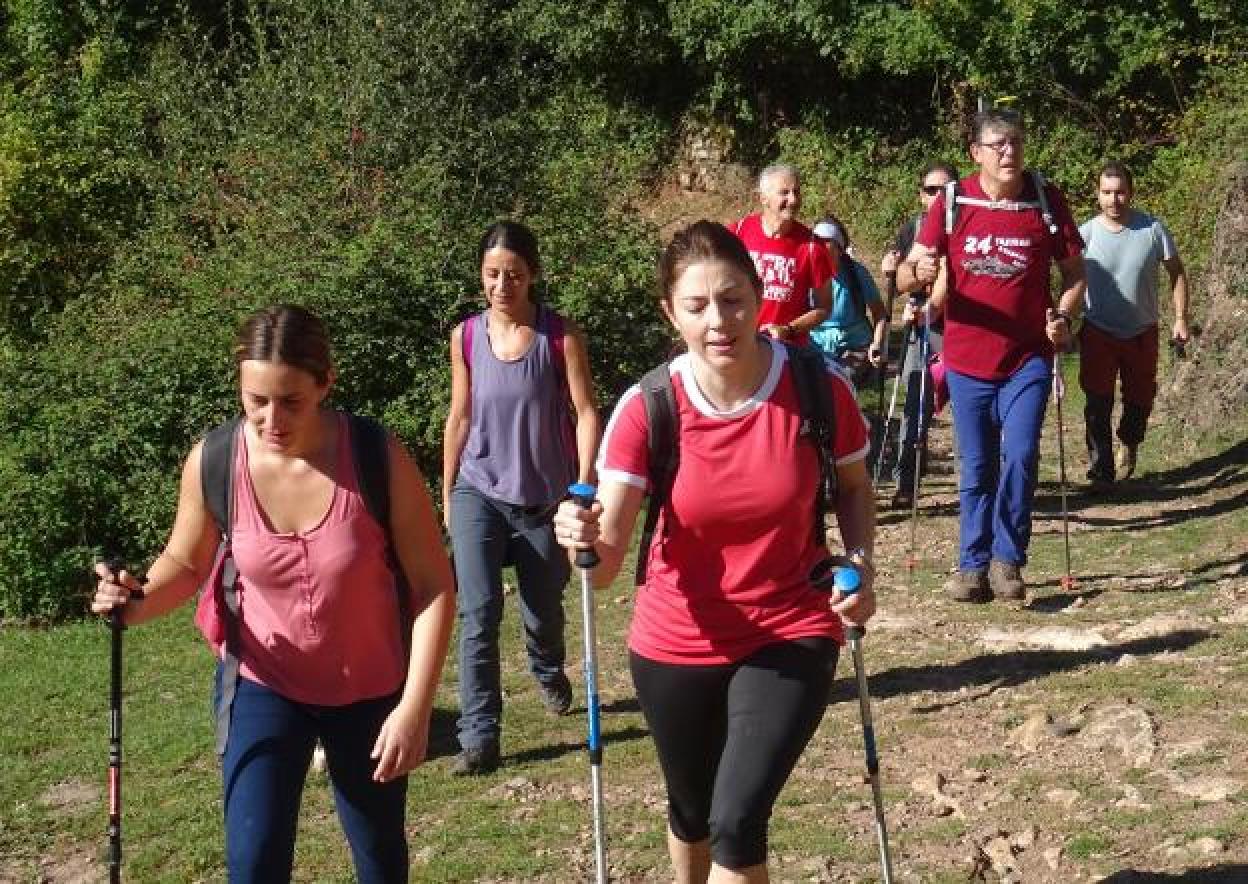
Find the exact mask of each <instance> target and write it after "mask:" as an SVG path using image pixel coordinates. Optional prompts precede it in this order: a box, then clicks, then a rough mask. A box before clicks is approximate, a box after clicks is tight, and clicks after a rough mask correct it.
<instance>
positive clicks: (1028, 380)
mask: <svg viewBox="0 0 1248 884" xmlns="http://www.w3.org/2000/svg"><path fill="white" fill-rule="evenodd" d="M946 377H947V379H948V382H949V401H950V403H951V404H952V406H953V424H954V429H955V431H956V432H957V434H958V445H959V448H960V451H961V458H962V468H961V470H960V473H959V477H958V496H959V498H960V503H961V509H962V512H961V518H960V521H959V526H958V529H959V552H958V568H959V569H961V570H963V571H969V570H982V569H984V568H987V567H988V563H989V561H990V560H991V559H997V560H999V561H1002V562H1010V563H1012V564H1016V565H1020V566H1021V565H1025V564H1026V563H1027V546H1028V544H1029V543H1030V542H1031V502H1032V496H1033V495H1034V494H1035V491H1036V470H1037V465H1038V463H1039V459H1040V428H1041V426H1042V425H1043V424H1044V409H1045V406H1046V404H1047V403H1048V399H1049V390H1050V389H1051V387H1052V383H1053V378H1052V365H1051V363H1050V362H1049V361H1048V360H1047V359H1043V358H1041V357H1039V356H1033V357H1032V358H1031V359H1029V360H1027V361H1026V362H1025V363H1023V365H1022V367H1021V368H1019V369H1018V371H1016V372H1014V374H1012V375H1010V376H1009V377H1008V378H1005V379H1004V380H1000V381H985V380H980V379H979V378H973V377H970V376H969V375H964V374H959V373H958V372H956V371H953V370H952V369H949V370H947V372H946Z"/></svg>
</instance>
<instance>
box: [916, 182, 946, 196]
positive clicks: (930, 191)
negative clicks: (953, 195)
mask: <svg viewBox="0 0 1248 884" xmlns="http://www.w3.org/2000/svg"><path fill="white" fill-rule="evenodd" d="M944 189H945V185H943V184H924V185H923V186H922V187H920V188H919V190H921V191H923V192H924V193H925V194H927V195H928V196H936V194H938V193H940V192H941V191H942V190H944Z"/></svg>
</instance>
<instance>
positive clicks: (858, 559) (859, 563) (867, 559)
mask: <svg viewBox="0 0 1248 884" xmlns="http://www.w3.org/2000/svg"><path fill="white" fill-rule="evenodd" d="M845 558H847V559H849V561H850V564H852V565H853V566H854V567H855V568H857V569H858V570H859V571H865V572H866V573H868V574H870V575H871V576H873V577H874V576H875V565H874V564H873V563H872V562H871V556H870V555H869V554H868V553H867V551H866V550H865V549H864V548H863V547H861V546H856V547H854V548H853V549H851V550H849V552H847V553H845Z"/></svg>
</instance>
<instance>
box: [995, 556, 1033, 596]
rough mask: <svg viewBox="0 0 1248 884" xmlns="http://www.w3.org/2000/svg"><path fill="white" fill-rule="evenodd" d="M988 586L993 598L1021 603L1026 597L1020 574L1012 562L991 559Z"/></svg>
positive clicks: (1025, 589) (1025, 588)
mask: <svg viewBox="0 0 1248 884" xmlns="http://www.w3.org/2000/svg"><path fill="white" fill-rule="evenodd" d="M988 586H989V588H990V589H991V590H992V595H993V597H994V598H998V599H1005V600H1007V601H1015V602H1017V601H1022V600H1023V598H1025V597H1026V595H1027V587H1026V585H1024V583H1023V575H1022V572H1021V571H1019V569H1018V565H1015V564H1014V563H1013V562H1002V561H999V560H997V559H993V560H992V561H991V562H990V563H989V564H988Z"/></svg>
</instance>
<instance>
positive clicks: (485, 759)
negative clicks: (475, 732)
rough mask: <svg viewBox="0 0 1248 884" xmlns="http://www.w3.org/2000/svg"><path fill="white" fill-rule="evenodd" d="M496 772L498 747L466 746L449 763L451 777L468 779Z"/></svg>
mask: <svg viewBox="0 0 1248 884" xmlns="http://www.w3.org/2000/svg"><path fill="white" fill-rule="evenodd" d="M496 770H498V747H497V746H494V745H486V746H468V747H466V748H465V749H463V750H462V751H461V752H460V753H459V754H458V755H456V756H455V760H454V761H452V762H451V775H452V776H456V777H470V776H477V775H479V774H488V773H493V772H494V771H496Z"/></svg>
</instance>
